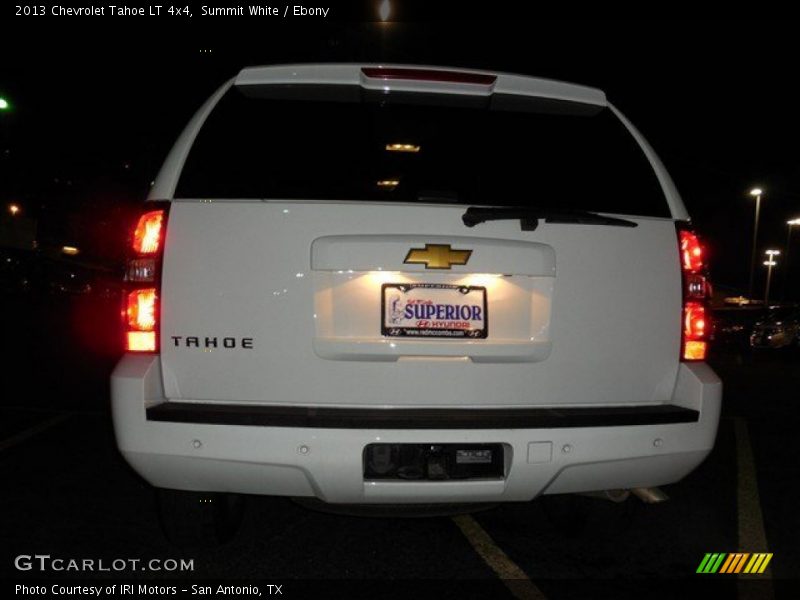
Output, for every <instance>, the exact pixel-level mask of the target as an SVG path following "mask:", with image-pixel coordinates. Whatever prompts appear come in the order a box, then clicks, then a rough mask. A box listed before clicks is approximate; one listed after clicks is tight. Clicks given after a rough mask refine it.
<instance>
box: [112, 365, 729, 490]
mask: <svg viewBox="0 0 800 600" xmlns="http://www.w3.org/2000/svg"><path fill="white" fill-rule="evenodd" d="M111 387H112V409H113V418H114V430H115V433H116V437H117V443H118V446H119V448H120V451H121V452H122V454H123V455H124V457H125V458H126V460H127V461H128V462H129V463H130V464H131V466H132V467H133V468H134V469H135V470H136V471H137V472H138V473H140V474H141V475H142V476H143V477H144V478H145V479H146V480H147V481H149V482H150V483H152V484H153V485H155V486H158V487H168V488H175V489H186V490H203V491H223V492H239V493H252V494H268V495H282V496H314V497H317V498H319V499H321V500H324V501H326V502H333V503H417V502H425V503H428V502H491V501H526V500H530V499H532V498H534V497H536V496H537V495H539V494H542V493H545V494H557V493H569V492H585V491H594V490H602V489H616V488H631V487H643V486H653V485H663V484H668V483H673V482H675V481H678V480H679V479H681V478H682V477H684V476H685V475H686V474H688V473H689V472H691V471H692V470H693V469H694V468H695V467H697V466H698V465H699V464H700V463H701V462H702V461H703V459H704V458H705V457H706V456H707V455H708V453H709V452H710V451H711V449H712V448H713V445H714V440H715V437H716V432H717V424H718V421H719V412H720V403H721V396H722V384H721V382H720V380H719V378H718V377H717V376H716V375H715V374H714V372H713V371H712V370H711V369H710V368H709V367H708V365H706V364H704V363H684V364H681V366H680V370H679V374H678V381H677V384H676V386H675V390H674V393H673V398H672V402H671V405H670V406H669V407H643V409H642V410H631V409H630V408H624V409H621V410H610V411H609V410H608V409H586V410H584V409H573V411H571V412H570V411H552V410H547V409H536V410H533V411H523V413H525V414H523V415H516V418H517V419H519V422H518V424H517V425H516V426H514V427H513V428H512V427H511V426H510V425H511V424H509V423H508V419H507V418H506V417H507V414H506V417H504V416H503V412H502V411H491V412H492V413H495V414H490V413H489V412H485V413H482V417H483V418H484V420H483V422H475V423H473V424H470V423H468V422H466V421H468V420H469V419H468V413H473V412H476V411H466V412H465V414H464V415H463V419H462V421H461V422H460V425H461V426H459V427H457V428H454V427H453V423H449V424H448V425H447V427H444V426H442V425H441V423H442V421H441V420H440V421H437V420H436V419H435V418H433V419H431V418H428V419H427V421H425V422H424V423H423V421H419V420H418V421H416V422H415V421H414V420H413V418H412V419H411V420H409V419H408V417H413V416H414V415H413V414H411V415H409V414H406V415H401V416H402V417H403V420H402V421H398V422H395V423H390V422H386V420H385V419H381V420H374V421H372V422H370V421H369V420H367V421H366V422H365V421H364V419H361V420H360V421H358V420H352V415H349V416H350V417H351V418H350V428H347V429H344V428H340V427H339V426H337V425H336V424H335V419H337V418H341V417H342V414H341V413H336V414H334V415H333V417H332V419H333V420H326V419H325V418H323V419H322V420H319V418H317V417H319V416H320V415H319V413H318V411H317V412H314V411H312V412H313V413H314V414H312V415H310V416H309V411H307V410H304V411H300V412H298V410H289V411H288V415H289V417H288V418H289V420H290V421H291V422H286V421H283V422H281V421H280V419H281V418H282V419H286V418H287V416H286V415H287V411H285V410H283V411H278V417H279V420H278V421H275V413H274V412H273V414H270V411H269V410H266V411H265V410H260V409H239V410H238V412H239V414H238V416H237V414H236V413H237V410H233V411H229V410H226V411H223V412H224V413H226V414H227V417H226V416H224V415H223V416H222V417H221V416H220V415H219V414H215V410H216V412H217V413H219V409H214V408H213V407H208V406H207V405H205V406H204V405H199V406H198V405H194V404H193V405H180V406H177V405H173V404H172V403H168V404H164V402H165V399H164V397H163V389H162V383H161V371H160V361H159V358H158V357H157V356H133V355H127V356H125V357H124V358H123V359H122V360H121V361H120V363H119V364H118V365H117V368H116V369H115V371H114V373H113V375H112V378H111ZM576 410H577V412H575V411H576ZM581 410H583V412H580V411H581ZM333 412H334V413H335V412H336V411H333ZM407 412H410V413H413V412H414V411H407ZM418 412H419V411H418ZM148 413H149V415H148ZM243 414H244V416H243ZM427 414H428V415H431V414H433V413H427ZM231 415H233V416H231ZM322 416H323V417H330V415H322ZM362 416H363V415H362ZM310 417H315V418H316V420H315V418H310ZM489 417H491V418H489ZM221 419H222V420H221ZM224 419H228V421H227V422H226V421H225V420H224ZM243 419H244V420H243ZM254 419H255V420H254ZM270 419H271V420H270ZM298 419H299V420H298ZM231 420H232V422H231ZM259 420H260V422H259ZM456 421H458V418H456ZM244 423H248V424H244ZM356 425H357V426H356ZM376 442H382V443H437V444H445V443H502V444H505V447H506V449H507V450H506V457H505V458H506V475H505V477H504V478H501V479H488V480H468V481H364V477H363V464H362V455H363V450H364V447H365V446H366V445H367V444H370V443H376Z"/></svg>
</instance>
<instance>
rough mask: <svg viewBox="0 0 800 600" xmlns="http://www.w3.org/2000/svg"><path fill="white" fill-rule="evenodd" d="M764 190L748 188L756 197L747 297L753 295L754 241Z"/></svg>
mask: <svg viewBox="0 0 800 600" xmlns="http://www.w3.org/2000/svg"><path fill="white" fill-rule="evenodd" d="M763 193H764V191H763V190H762V189H761V188H753V189H752V190H750V195H751V196H755V198H756V219H755V224H754V226H753V254H752V256H751V258H750V285H749V287H748V290H749V293H748V297H750V298H752V297H753V283H754V281H755V274H756V255H757V251H756V243H757V241H758V216H759V214H760V213H761V194H763Z"/></svg>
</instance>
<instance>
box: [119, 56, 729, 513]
mask: <svg viewBox="0 0 800 600" xmlns="http://www.w3.org/2000/svg"><path fill="white" fill-rule="evenodd" d="M150 199H151V200H153V201H156V202H153V203H150V204H148V205H147V207H146V208H145V210H144V211H143V215H142V218H141V220H140V222H139V224H138V226H137V230H136V232H135V234H134V236H133V241H132V248H133V250H134V253H133V256H132V258H131V261H130V264H129V269H128V275H127V277H126V279H127V286H128V289H127V291H126V303H125V307H126V308H125V326H126V340H127V345H128V346H127V347H128V350H129V351H128V352H127V353H126V354H125V356H124V357H123V359H122V360H121V362H120V363H119V365H118V366H117V368H116V370H115V372H114V374H113V375H112V406H113V414H114V425H115V431H116V435H117V440H118V445H119V448H120V450H121V452H122V453H123V455H124V456H125V458H126V459H127V461H128V462H129V463H130V464H131V465H132V466H133V467H134V469H136V470H137V471H138V472H139V473H140V474H141V475H142V476H143V477H144V478H145V479H146V480H147V481H149V482H150V483H152V484H153V485H154V486H156V487H159V488H167V489H171V490H185V491H194V492H204V493H205V492H229V493H243V494H266V495H279V496H292V497H312V498H317V499H319V500H321V501H323V502H327V503H340V504H398V503H401V504H409V503H472V502H494V501H525V500H530V499H532V498H535V497H536V496H538V495H540V494H558V493H572V492H587V491H596V490H606V489H627V488H638V487H648V486H656V485H661V484H667V483H671V482H675V481H677V480H679V479H681V478H682V477H683V476H685V475H686V474H687V473H689V472H690V471H691V470H693V469H694V468H695V467H696V466H697V465H698V464H700V462H701V461H702V460H703V459H704V458H705V456H706V455H707V454H708V453H709V451H710V450H711V448H712V447H713V444H714V439H715V435H716V429H717V422H718V418H719V411H720V401H721V384H720V381H719V379H718V378H717V377H716V375H715V374H714V373H713V371H712V370H711V369H710V368H709V367H708V366H707V365H706V364H705V362H704V358H705V354H706V351H707V342H706V331H707V330H708V323H707V321H708V315H707V314H706V296H707V284H706V281H705V270H704V269H705V266H704V261H703V258H704V257H703V251H702V247H701V245H700V243H699V241H698V240H697V237H696V236H695V235H694V233H692V231H691V229H690V228H689V226H688V215H687V213H686V210H685V208H684V206H683V204H682V202H681V200H680V198H679V196H678V194H677V192H676V190H675V187H674V185H673V184H672V182H671V180H670V178H669V176H668V174H667V172H666V171H665V169H664V167H663V165H662V164H661V163H660V161H659V160H658V158H657V157H656V155H655V153H654V152H653V150H652V149H651V148H650V147H649V146H648V144H647V143H646V142H645V140H644V139H643V138H642V137H641V135H640V134H639V133H638V132H637V131H636V130H635V129H634V128H633V126H632V125H631V124H630V123H629V122H628V121H627V120H626V119H625V118H624V117H623V116H622V115H621V114H620V113H619V112H618V111H617V109H616V108H614V107H613V106H612V105H611V104H610V103H608V101H607V100H606V97H605V95H604V94H603V93H602V92H600V91H598V90H596V89H591V88H586V87H581V86H576V85H572V84H566V83H560V82H555V81H548V80H542V79H535V78H530V77H524V76H519V75H509V74H504V73H489V72H478V71H464V70H452V69H442V68H434V67H424V68H421V67H402V66H363V65H293V66H277V67H261V68H249V69H245V70H243V71H242V72H241V73H239V75H238V76H237V77H236V78H235V79H233V80H231V81H229V82H228V83H226V84H225V85H223V86H222V88H220V90H219V91H218V92H217V93H216V94H215V95H214V96H213V97H212V98H211V99H210V100H209V101H208V102H207V103H206V104H205V105H204V106H203V107H202V108H201V109H200V110H199V111H198V113H197V114H196V115H195V117H194V119H193V120H192V121H191V122H190V123H189V125H188V126H187V128H186V129H185V130H184V132H183V134H182V135H181V137H180V138H179V139H178V141H177V143H176V144H175V146H174V148H173V150H172V152H171V153H170V155H169V157H168V158H167V160H166V163H165V165H164V166H163V168H162V170H161V172H160V174H159V176H158V178H157V180H156V182H155V185H154V186H153V188H152V191H151V194H150Z"/></svg>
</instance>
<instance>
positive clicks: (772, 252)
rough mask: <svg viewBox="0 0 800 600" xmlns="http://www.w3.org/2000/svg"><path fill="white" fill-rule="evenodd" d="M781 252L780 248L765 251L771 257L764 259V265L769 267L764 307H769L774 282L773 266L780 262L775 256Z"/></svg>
mask: <svg viewBox="0 0 800 600" xmlns="http://www.w3.org/2000/svg"><path fill="white" fill-rule="evenodd" d="M780 253H781V251H780V250H767V251H766V252H765V253H764V254H766V255H767V256H769V258H768V259H767V260H765V261H764V266H766V267H767V285H766V287H765V288H764V308H769V285H770V283H771V282H772V267H774V266H776V265H777V264H778V262H777V261H776V260H775V257H776V256H778V255H779V254H780Z"/></svg>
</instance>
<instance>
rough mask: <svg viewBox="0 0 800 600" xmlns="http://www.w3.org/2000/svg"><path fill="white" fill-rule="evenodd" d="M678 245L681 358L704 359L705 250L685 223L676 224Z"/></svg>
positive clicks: (707, 317) (707, 315) (708, 327)
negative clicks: (679, 260)
mask: <svg viewBox="0 0 800 600" xmlns="http://www.w3.org/2000/svg"><path fill="white" fill-rule="evenodd" d="M677 226H678V247H679V251H680V257H681V258H680V259H681V273H682V278H683V320H682V328H681V360H684V361H691V360H705V359H706V355H707V354H708V334H709V332H710V331H711V319H710V310H709V308H708V296H709V290H710V286H709V284H708V280H707V277H706V263H705V249H704V248H703V245H702V243H701V242H700V239H699V238H698V237H697V234H695V233H694V232H693V231H692V230H691V229H688V228H687V224H686V223H678V225H677Z"/></svg>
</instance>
